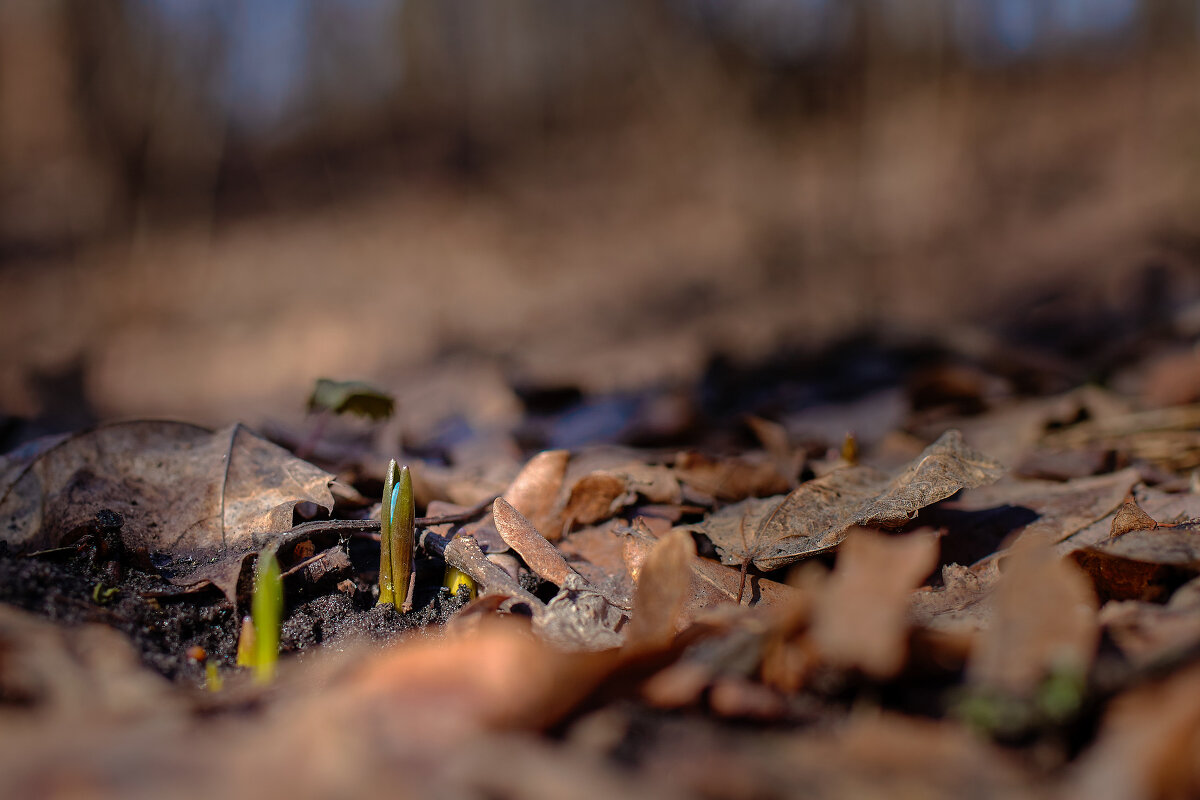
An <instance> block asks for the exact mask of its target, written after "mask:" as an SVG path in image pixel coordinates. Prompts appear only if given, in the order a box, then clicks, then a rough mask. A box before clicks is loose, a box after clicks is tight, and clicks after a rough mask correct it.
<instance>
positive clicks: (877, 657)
mask: <svg viewBox="0 0 1200 800" xmlns="http://www.w3.org/2000/svg"><path fill="white" fill-rule="evenodd" d="M937 555H938V546H937V540H936V539H935V538H934V537H933V536H930V535H927V534H909V535H907V536H886V535H883V534H879V533H875V532H874V531H869V530H865V529H861V528H860V529H856V530H853V531H851V532H850V534H849V536H848V537H847V538H846V541H845V542H844V543H843V544H842V547H841V550H839V551H838V560H837V565H836V566H835V567H834V570H833V574H832V576H830V578H829V580H828V582H827V583H826V584H825V587H824V591H822V592H821V594H820V596H819V597H818V598H817V602H816V610H815V617H814V619H813V631H812V635H813V637H814V639H815V640H816V644H817V647H818V648H819V650H820V652H821V654H822V656H823V659H824V660H825V661H826V662H827V663H829V664H832V665H834V666H837V667H842V668H848V667H849V668H856V669H860V670H862V671H863V672H864V673H866V674H867V675H870V676H872V677H875V678H890V677H892V676H894V675H895V674H896V673H898V672H899V671H900V668H901V667H903V666H904V662H905V659H906V657H907V655H908V630H909V620H908V596H909V593H910V592H912V590H913V589H915V588H916V587H917V586H920V584H921V581H922V580H924V578H925V577H926V576H928V575H929V572H930V570H932V569H933V568H934V565H935V564H937Z"/></svg>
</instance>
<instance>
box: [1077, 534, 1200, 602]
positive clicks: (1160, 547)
mask: <svg viewBox="0 0 1200 800" xmlns="http://www.w3.org/2000/svg"><path fill="white" fill-rule="evenodd" d="M1070 557H1071V558H1072V559H1074V560H1075V562H1076V563H1077V564H1079V566H1081V567H1082V568H1083V569H1084V571H1085V572H1086V573H1087V574H1088V575H1089V576H1090V577H1091V579H1092V582H1093V584H1094V585H1095V588H1096V591H1097V592H1098V593H1099V595H1100V596H1101V598H1103V599H1105V600H1109V599H1111V600H1156V599H1159V598H1162V597H1165V596H1166V595H1167V594H1169V593H1170V592H1171V591H1172V590H1174V588H1175V587H1176V586H1178V585H1179V584H1180V583H1182V582H1183V581H1184V580H1186V579H1188V578H1190V577H1191V576H1193V575H1196V574H1197V573H1200V532H1198V531H1194V530H1189V529H1187V528H1163V527H1159V528H1155V529H1152V530H1130V531H1128V532H1126V533H1124V534H1121V535H1120V536H1118V537H1116V538H1114V539H1108V540H1107V541H1103V542H1099V543H1097V544H1094V545H1092V546H1090V547H1085V548H1081V549H1079V550H1076V551H1074V552H1072V553H1071V556H1070Z"/></svg>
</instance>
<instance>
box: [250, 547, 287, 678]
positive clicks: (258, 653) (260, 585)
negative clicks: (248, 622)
mask: <svg viewBox="0 0 1200 800" xmlns="http://www.w3.org/2000/svg"><path fill="white" fill-rule="evenodd" d="M250 616H251V618H252V619H253V620H254V680H255V681H256V682H258V683H270V682H271V679H272V678H273V677H275V662H277V661H278V660H279V628H280V625H281V624H282V621H283V579H282V578H281V577H280V574H279V561H278V560H277V559H276V558H275V553H274V551H271V550H267V551H265V552H262V553H260V554H259V556H258V564H257V565H256V568H255V571H254V597H253V598H252V599H251V601H250Z"/></svg>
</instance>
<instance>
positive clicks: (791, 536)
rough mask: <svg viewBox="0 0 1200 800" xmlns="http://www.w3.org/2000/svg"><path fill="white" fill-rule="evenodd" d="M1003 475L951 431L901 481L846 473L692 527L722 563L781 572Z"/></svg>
mask: <svg viewBox="0 0 1200 800" xmlns="http://www.w3.org/2000/svg"><path fill="white" fill-rule="evenodd" d="M1002 472H1003V469H1002V467H1000V465H999V464H997V463H995V462H994V461H991V460H990V459H988V458H987V457H986V456H983V455H981V454H979V453H976V452H974V451H973V450H970V449H968V448H967V447H966V446H965V445H964V444H963V442H962V437H961V436H960V435H959V434H958V432H957V431H947V432H946V433H945V434H944V435H943V436H942V438H940V439H938V440H937V441H936V442H934V443H933V444H931V445H930V446H929V447H927V448H925V451H924V452H922V453H921V455H920V456H919V457H918V458H917V459H915V460H914V461H913V462H912V463H910V464H909V465H908V466H907V467H906V468H905V469H903V470H902V471H900V472H899V473H898V474H896V475H894V476H889V475H886V474H884V473H881V472H879V471H877V470H875V469H872V468H870V467H865V466H858V467H847V468H845V469H840V470H837V471H835V472H833V473H831V474H829V475H826V476H825V477H823V478H818V479H816V480H811V481H808V482H807V483H804V484H801V485H800V486H799V487H797V488H796V489H795V490H794V491H792V493H791V494H789V495H787V497H785V498H783V499H782V500H781V501H778V502H775V499H774V498H772V499H771V500H759V501H754V500H749V501H744V502H743V503H740V504H736V505H733V506H728V507H726V508H725V509H722V510H721V511H719V512H717V513H716V514H714V515H712V516H711V517H709V518H708V519H707V520H705V521H704V522H702V523H699V524H698V525H695V526H690V527H691V529H692V530H696V531H699V532H700V533H703V534H705V535H706V536H708V538H709V539H711V540H712V542H713V544H714V545H715V546H716V548H717V550H718V551H719V552H720V554H721V561H722V563H725V564H741V563H743V562H746V561H749V562H752V563H753V564H754V565H755V566H756V567H758V568H759V569H762V570H772V569H778V568H779V567H783V566H786V565H788V564H791V563H793V562H795V561H798V560H799V559H801V558H804V557H806V556H810V555H815V554H817V553H821V552H825V551H827V550H830V549H832V548H834V547H836V546H837V545H838V544H840V543H841V541H842V539H843V538H844V537H845V534H846V530H847V529H848V528H850V527H851V526H852V525H863V526H869V527H876V526H884V527H887V526H896V525H900V524H903V523H904V522H907V521H908V520H909V519H911V518H912V517H913V515H915V514H916V512H917V511H918V510H919V509H921V508H923V507H925V506H928V505H931V504H933V503H936V502H938V501H939V500H945V499H946V498H947V497H950V496H951V495H952V494H954V493H955V492H957V491H958V490H959V489H962V488H964V487H973V486H982V485H984V484H988V483H992V482H994V481H996V480H997V479H999V477H1000V476H1001V474H1002Z"/></svg>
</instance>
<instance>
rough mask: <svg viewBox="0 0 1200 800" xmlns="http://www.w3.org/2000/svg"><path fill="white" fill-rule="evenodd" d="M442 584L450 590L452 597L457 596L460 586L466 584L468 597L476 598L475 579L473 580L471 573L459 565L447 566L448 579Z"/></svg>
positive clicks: (470, 598)
mask: <svg viewBox="0 0 1200 800" xmlns="http://www.w3.org/2000/svg"><path fill="white" fill-rule="evenodd" d="M442 585H443V586H445V587H446V588H447V589H449V590H450V596H451V597H456V596H457V595H458V588H459V587H460V586H465V587H467V599H469V600H474V599H475V581H473V580H471V576H470V575H468V574H467V573H465V572H463V571H462V570H460V569H458V568H457V567H450V566H448V567H446V579H445V580H444V581H443V582H442Z"/></svg>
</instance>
